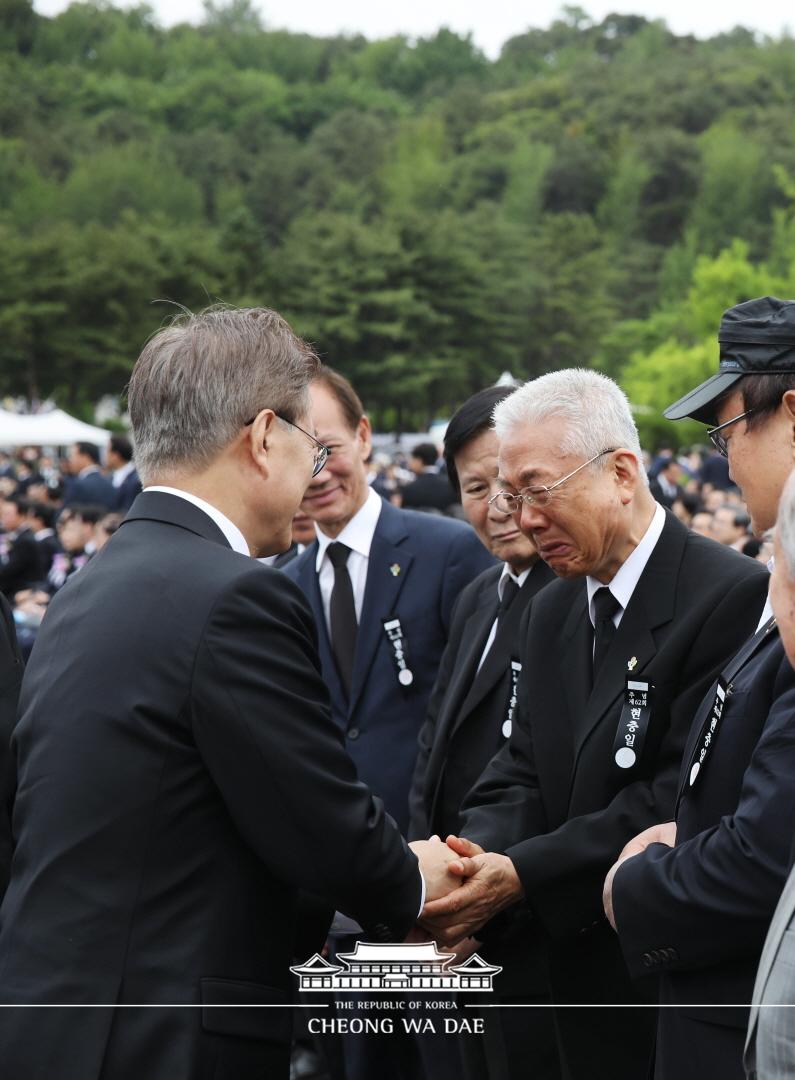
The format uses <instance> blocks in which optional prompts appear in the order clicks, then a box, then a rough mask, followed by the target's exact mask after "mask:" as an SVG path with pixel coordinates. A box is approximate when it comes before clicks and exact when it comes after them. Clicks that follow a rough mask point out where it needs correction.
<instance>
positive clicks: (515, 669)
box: [502, 660, 522, 739]
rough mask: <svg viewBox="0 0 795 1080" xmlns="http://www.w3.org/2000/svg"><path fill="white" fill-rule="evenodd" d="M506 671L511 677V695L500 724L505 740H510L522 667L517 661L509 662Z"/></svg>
mask: <svg viewBox="0 0 795 1080" xmlns="http://www.w3.org/2000/svg"><path fill="white" fill-rule="evenodd" d="M508 671H509V673H510V676H511V694H510V697H509V698H508V715H507V716H506V718H505V720H504V721H503V724H502V733H503V735H504V736H505V738H506V739H510V737H511V732H512V731H513V714H514V713H515V712H516V701H517V695H518V690H519V676H520V675H521V673H522V665H521V664H520V663H519V661H518V660H511V666H510V667H509V668H508Z"/></svg>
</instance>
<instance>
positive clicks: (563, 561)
mask: <svg viewBox="0 0 795 1080" xmlns="http://www.w3.org/2000/svg"><path fill="white" fill-rule="evenodd" d="M495 424H496V429H497V435H498V437H499V438H500V450H499V467H500V476H501V478H502V480H503V481H504V482H503V484H502V487H503V490H502V491H501V492H500V493H499V494H497V495H496V496H495V497H494V498H495V502H496V503H497V505H498V506H499V507H500V508H502V509H504V511H505V512H506V513H507V512H512V513H513V514H514V517H515V520H516V522H517V524H518V526H519V528H521V530H522V531H523V532H525V533H526V534H527V535H528V536H531V537H532V539H533V541H534V542H535V544H536V546H537V548H538V551H539V553H540V555H541V557H542V559H544V560H545V561H546V562H547V563H548V565H549V566H550V567H551V568H552V569H553V570H554V572H555V573H556V574H557V575H558V577H559V578H560V579H561V580H559V581H553V582H552V583H551V584H549V585H547V586H546V588H545V589H543V590H542V591H541V592H540V593H539V594H538V595H537V596H536V597H535V599H534V601H533V604H532V606H531V608H530V615H529V619H528V620H527V622H526V625H524V627H523V629H522V631H520V634H521V638H520V642H521V644H520V656H521V662H522V672H521V678H520V680H519V712H518V715H517V717H516V719H515V723H514V725H513V729H512V732H511V737H510V739H509V740H508V743H507V744H506V746H505V747H504V748H502V749H501V750H500V751H499V752H498V753H497V755H496V756H495V757H494V758H493V759H492V761H491V763H490V765H489V766H488V767H487V769H486V770H485V772H484V773H483V775H482V776H481V778H480V780H479V782H478V784H477V785H476V787H475V788H474V790H473V792H472V794H471V795H470V797H469V800H468V801H467V803H465V805H464V810H463V814H464V820H463V823H462V826H461V835H462V836H463V837H466V838H468V840H471V841H474V842H475V843H474V844H468V843H458V844H457V843H456V841H455V840H452V839H451V840H450V841H449V842H450V844H451V846H455V847H457V849H458V850H459V851H460V853H461V854H462V855H463V856H465V858H464V859H463V866H462V870H463V872H464V873H465V874H466V876H467V880H466V881H465V883H464V885H463V887H462V888H461V889H459V890H458V891H457V896H456V900H455V902H450V903H446V902H444V901H441V902H435V903H430V904H428V905H427V907H426V909H425V913H424V917H423V923H424V924H427V925H429V926H430V927H432V928H433V929H434V930H436V931H437V932H438V933H440V935H441V941H442V943H443V944H445V945H451V944H453V943H454V942H455V941H456V940H459V939H460V938H462V937H463V936H465V934H467V933H473V932H474V933H475V936H476V937H478V938H480V937H481V936H482V935H483V934H485V935H487V936H488V935H490V934H495V933H499V932H500V926H499V922H500V920H495V922H494V923H493V924H492V925H487V926H486V927H485V929H483V930H482V931H481V932H479V931H480V928H481V927H483V926H484V924H485V923H488V921H489V920H490V918H491V917H492V916H493V915H495V914H497V913H501V919H502V921H504V922H508V923H510V925H508V926H506V927H505V930H506V932H515V931H516V924H517V922H519V923H521V922H523V923H524V924H525V933H527V934H533V935H536V937H537V939H538V941H539V942H540V943H541V945H542V947H543V948H544V949H545V950H546V953H547V957H548V964H549V972H550V984H551V994H552V1000H553V1001H554V1002H555V1003H556V1005H565V1006H576V1005H597V1004H598V1005H621V1004H631V1003H638V1002H648V1003H653V1002H654V1001H655V999H656V986H655V984H654V982H653V981H651V982H650V981H649V980H647V981H646V984H645V985H642V986H635V985H633V983H632V981H631V979H630V976H629V973H628V972H627V968H626V966H625V964H624V962H623V960H622V957H621V950H620V948H619V944H618V940H617V938H616V936H615V934H614V932H613V930H612V929H611V927H610V926H609V925H608V923H607V921H606V920H605V918H604V914H603V912H602V883H603V881H604V876H605V874H606V873H607V871H608V870H609V868H610V866H611V865H612V863H613V862H614V860H615V858H616V856H617V854H618V853H619V851H620V850H621V849H622V848H623V846H624V844H626V843H627V841H628V840H629V839H631V837H632V836H633V835H634V834H635V833H636V832H637V831H638V830H637V823H638V822H639V821H643V822H644V823H646V824H648V825H651V824H655V823H657V822H659V821H664V820H666V819H670V817H671V816H672V814H673V807H674V796H675V793H676V781H677V777H678V774H679V763H680V760H681V757H682V752H683V750H684V745H685V740H686V738H687V734H688V731H689V729H690V723H691V720H692V717H693V713H694V712H695V710H696V708H697V706H698V703H699V702H700V700H701V698H702V697H703V695H704V693H705V692H706V690H707V689H708V687H709V685H710V683H711V682H712V680H713V679H714V678H715V676H716V674H717V673H718V672H719V671H720V668H721V666H722V664H723V663H724V662H725V660H726V659H727V657H729V656H731V655H732V653H733V652H734V651H735V649H736V648H737V647H738V645H739V644H740V642H741V641H742V640H743V639H744V638H745V637H746V636H747V634H748V633H749V632H751V631H752V630H753V627H754V626H755V625H756V622H757V620H758V618H759V614H760V612H761V610H762V606H763V604H764V598H765V594H766V587H767V574H766V573H765V571H764V569H763V568H762V567H760V566H759V565H758V564H756V565H755V564H754V563H753V562H752V561H751V560H750V559H744V558H743V556H741V555H739V554H738V553H737V552H734V551H731V550H730V549H728V548H725V547H723V546H721V545H719V544H716V543H714V542H713V541H711V540H706V539H704V538H703V537H700V536H696V535H694V534H693V533H691V532H690V531H689V530H688V529H686V528H685V526H684V525H682V523H681V522H680V521H678V520H677V518H676V517H675V516H674V515H673V514H672V513H671V512H670V511H665V510H664V509H663V508H662V507H661V506H659V505H658V504H657V503H655V501H654V499H653V498H652V496H651V494H650V492H649V487H648V483H647V480H646V476H645V474H644V471H643V467H642V464H641V450H640V444H639V441H638V433H637V430H636V428H635V424H634V421H633V419H632V414H631V412H630V408H629V403H628V402H627V399H626V397H625V396H624V394H623V393H622V392H621V390H620V389H619V387H618V386H617V385H616V384H615V383H613V382H612V381H611V380H610V379H607V378H605V376H603V375H600V374H598V373H597V372H595V371H585V370H570V371H558V372H553V373H551V374H548V375H544V376H542V377H541V378H539V379H536V380H535V381H533V382H529V383H527V384H525V386H524V387H522V388H521V389H519V390H517V391H516V393H515V394H512V395H511V396H510V397H509V398H507V399H506V400H505V401H504V402H503V403H501V404H500V405H499V406H498V407H497V409H496V411H495ZM475 845H480V847H481V848H483V849H485V851H486V852H487V853H480V852H479V849H478V848H477V847H476V846H475ZM509 907H512V908H513V911H511V912H508V911H507V910H506V911H505V912H504V913H502V909H507V908H509ZM555 1021H556V1027H557V1030H558V1039H559V1050H560V1055H561V1059H562V1063H563V1072H564V1075H566V1076H567V1077H570V1078H573V1080H603V1078H604V1080H639V1078H640V1077H644V1076H646V1075H648V1069H649V1065H650V1059H651V1054H652V1049H653V1043H654V1024H655V1013H654V1010H653V1009H624V1010H622V1009H620V1008H616V1009H590V1010H589V1009H585V1008H583V1009H576V1008H561V1009H559V1010H557V1011H556V1016H555Z"/></svg>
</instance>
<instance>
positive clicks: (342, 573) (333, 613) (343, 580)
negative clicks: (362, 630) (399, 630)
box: [326, 542, 359, 697]
mask: <svg viewBox="0 0 795 1080" xmlns="http://www.w3.org/2000/svg"><path fill="white" fill-rule="evenodd" d="M326 550H327V552H328V557H329V561H330V562H331V565H332V566H333V567H334V588H333V589H332V590H331V604H330V605H329V623H330V629H331V651H332V653H333V654H334V659H335V660H336V661H337V670H338V671H339V673H340V678H341V679H342V685H343V686H344V688H345V693H346V694H347V695H348V697H350V693H351V681H352V679H353V661H354V657H355V656H356V634H357V632H358V630H359V624H358V623H357V621H356V604H355V603H354V599H353V585H352V584H351V576H350V574H349V573H348V556H349V555H350V553H351V549H350V548H349V547H347V545H345V544H339V543H336V542H335V543H333V544H329V546H328V548H327V549H326Z"/></svg>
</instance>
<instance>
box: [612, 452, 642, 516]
mask: <svg viewBox="0 0 795 1080" xmlns="http://www.w3.org/2000/svg"><path fill="white" fill-rule="evenodd" d="M613 472H614V475H615V478H616V481H617V483H618V485H619V487H620V489H621V495H622V501H623V502H625V503H627V502H630V500H631V499H632V498H633V496H634V494H635V492H636V491H637V489H638V485H639V484H640V482H641V480H640V462H639V461H638V458H637V455H636V454H633V452H632V451H631V450H627V449H626V448H625V447H621V448H620V449H619V450H617V451H615V457H614V459H613Z"/></svg>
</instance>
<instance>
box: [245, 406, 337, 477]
mask: <svg viewBox="0 0 795 1080" xmlns="http://www.w3.org/2000/svg"><path fill="white" fill-rule="evenodd" d="M275 416H276V418H277V420H281V422H282V423H283V424H286V425H287V426H288V427H290V428H298V430H299V431H300V432H301V434H302V435H306V437H307V439H309V440H310V441H311V442H312V444H313V446H314V451H315V465H314V468H313V469H312V475H313V476H317V474H318V473H319V472H320V470H321V469H322V468H323V466H324V465H325V464H326V461H327V459H328V456H329V454H330V453H331V451H330V450H329V448H328V447H327V446H325V445H324V444H323V443H322V442H318V440H317V439H316V438H315V436H314V435H310V434H309V432H308V431H304V429H303V428H302V427H301V426H300V425H299V424H296V422H295V421H294V420H288V419H287V417H286V416H280V415H279V413H276V414H275ZM256 419H257V417H256V416H252V417H251V419H250V420H246V422H245V423H244V424H243V427H249V426H250V425H251V424H253V423H254V421H255V420H256Z"/></svg>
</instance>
